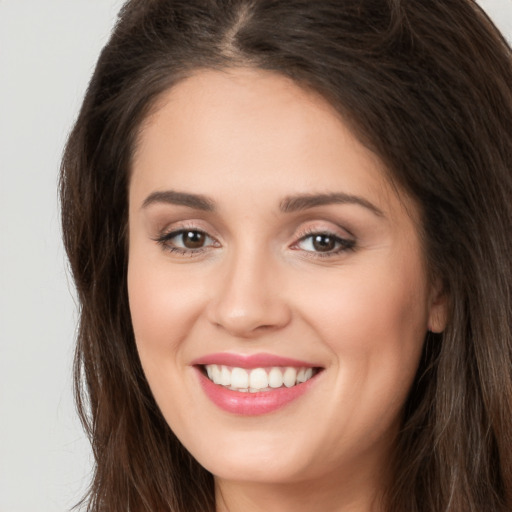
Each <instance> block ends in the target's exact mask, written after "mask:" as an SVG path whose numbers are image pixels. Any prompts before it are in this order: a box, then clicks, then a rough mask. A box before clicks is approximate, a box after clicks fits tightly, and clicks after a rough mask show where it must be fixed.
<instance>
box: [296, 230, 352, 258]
mask: <svg viewBox="0 0 512 512" xmlns="http://www.w3.org/2000/svg"><path fill="white" fill-rule="evenodd" d="M314 236H325V237H329V238H331V239H333V241H334V243H335V244H337V245H338V248H337V249H335V250H333V251H329V252H320V251H304V252H305V253H306V254H307V255H308V257H311V258H332V257H335V256H339V255H340V254H341V253H343V252H347V251H354V250H355V249H356V242H355V240H349V239H347V238H341V237H340V236H338V235H335V234H334V233H332V232H330V231H325V230H324V231H321V230H320V231H318V230H315V229H307V230H306V231H304V232H303V233H302V234H301V235H300V238H299V239H298V240H297V242H295V243H294V244H293V245H292V247H296V246H298V244H299V243H301V242H303V241H305V240H307V239H308V238H312V237H314Z"/></svg>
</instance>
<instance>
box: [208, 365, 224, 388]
mask: <svg viewBox="0 0 512 512" xmlns="http://www.w3.org/2000/svg"><path fill="white" fill-rule="evenodd" d="M208 366H211V368H212V377H213V378H212V380H213V382H215V384H220V382H221V373H220V368H219V367H218V366H217V365H216V364H212V365H208ZM208 366H207V367H206V371H207V372H208Z"/></svg>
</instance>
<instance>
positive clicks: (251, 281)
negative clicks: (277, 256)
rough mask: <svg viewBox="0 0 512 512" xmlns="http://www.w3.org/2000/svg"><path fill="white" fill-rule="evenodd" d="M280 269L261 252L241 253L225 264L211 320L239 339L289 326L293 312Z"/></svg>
mask: <svg viewBox="0 0 512 512" xmlns="http://www.w3.org/2000/svg"><path fill="white" fill-rule="evenodd" d="M278 267H279V265H278V264H277V263H276V262H275V261H272V258H269V257H268V256H267V257H266V256H265V255H263V254H261V253H259V251H257V250H255V251H250V250H245V251H243V250H241V251H239V254H234V255H233V256H232V257H231V258H229V259H228V260H227V261H225V262H223V268H222V269H221V270H220V273H219V275H218V276H217V279H216V281H215V282H216V283H218V286H217V290H215V291H214V292H213V295H212V296H211V300H210V301H209V304H208V313H207V314H208V319H209V321H210V322H211V323H213V324H214V325H215V326H216V327H217V328H220V329H223V330H225V331H226V332H228V333H229V334H230V335H232V336H235V337H239V338H256V337H258V336H260V335H261V334H263V333H268V332H271V331H275V330H278V329H282V328H283V327H285V326H286V325H287V324H288V323H289V322H290V319H291V310H290V307H289V303H288V301H287V300H286V299H285V297H284V287H283V280H282V279H281V275H282V271H281V272H280V269H279V268H278Z"/></svg>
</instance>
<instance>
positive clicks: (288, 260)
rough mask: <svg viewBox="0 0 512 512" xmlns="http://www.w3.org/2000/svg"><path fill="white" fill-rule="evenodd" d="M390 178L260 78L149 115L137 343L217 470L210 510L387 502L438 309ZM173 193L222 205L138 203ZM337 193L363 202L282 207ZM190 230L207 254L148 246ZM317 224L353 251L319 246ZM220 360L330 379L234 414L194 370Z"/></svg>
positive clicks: (275, 84)
mask: <svg viewBox="0 0 512 512" xmlns="http://www.w3.org/2000/svg"><path fill="white" fill-rule="evenodd" d="M386 176H387V174H386V170H385V168H384V166H383V164H382V163H381V162H380V160H379V159H378V158H377V157H376V156H375V155H374V154H373V153H372V152H370V151H369V150H368V149H367V148H366V147H364V146H363V145H362V144H361V143H360V142H359V141H358V139H357V138H356V137H355V135H354V134H353V133H352V132H351V131H350V129H349V128H348V126H347V125H346V123H344V121H343V120H342V119H341V118H340V116H339V115H338V114H337V113H336V112H335V111H334V110H333V109H332V107H331V106H330V105H328V104H327V103H326V102H325V101H324V100H323V99H322V98H320V97H318V96H317V95H315V94H313V93H311V92H308V91H305V90H303V89H301V88H300V87H298V86H297V85H295V84H294V83H293V82H291V81H290V80H288V79H286V78H284V77H282V76H279V75H277V74H273V73H270V72H263V71H255V70H248V69H236V70H230V71H229V72H228V71H225V72H220V71H210V70H202V71H198V72H197V73H196V74H195V75H193V76H192V77H190V78H188V79H186V80H184V81H182V82H181V83H179V84H178V85H176V86H174V87H173V88H172V89H171V90H170V91H168V92H166V93H165V94H164V95H163V96H162V97H161V98H160V101H159V103H158V105H157V106H156V108H155V109H154V111H153V113H152V114H151V115H150V116H149V117H148V118H147V119H146V121H145V123H144V124H143V126H142V128H141V132H140V138H139V144H138V146H137V152H136V154H135V156H134V160H133V169H132V177H131V184H130V191H129V202H130V210H129V239H130V244H129V270H128V290H129V298H130V308H131V314H132V320H133V327H134V331H135V338H136V342H137V347H138V351H139V354H140V358H141V362H142V366H143V368H144V371H145V374H146V377H147V379H148V382H149V384H150V386H151V389H152V391H153V393H154V396H155V399H156V401H157V403H158V405H159V407H160V408H161V410H162V413H163V414H164V416H165V418H166V420H167V422H168V423H169V426H170V427H171V428H172V429H173V431H174V432H175V433H176V435H177V436H178V438H179V439H180V440H181V441H182V443H183V444H184V445H185V447H186V448H187V449H188V450H189V451H190V452H191V453H192V455H193V456H194V457H195V458H196V459H197V460H198V461H199V462H200V463H201V464H202V465H203V466H204V467H205V468H207V469H208V470H209V471H211V472H212V473H213V474H214V476H215V483H216V493H217V494H216V496H217V506H218V511H227V510H229V511H230V512H236V511H244V512H253V511H263V510H264V511H266V512H269V511H270V512H274V511H279V512H287V511H290V512H291V511H293V512H297V511H299V512H300V511H311V510H322V511H325V512H331V511H344V512H347V511H351V512H356V511H357V512H359V511H361V512H362V511H365V512H367V511H373V510H380V506H379V497H380V496H381V494H382V490H383V489H384V487H385V485H386V483H387V478H388V477H389V472H388V471H387V466H386V464H387V463H388V461H389V460H390V458H391V455H392V450H393V440H394V439H395V436H396V433H397V430H398V428H399V424H400V417H401V411H402V408H403V404H404V401H405V399H406V396H407V393H408V390H409V389H410V386H411V383H412V380H413V378H414V375H415V372H416V369H417V366H418V361H419V357H420V354H421V349H422V345H423V340H424V337H425V333H426V331H427V329H428V327H430V329H431V330H433V331H441V330H442V329H443V328H444V323H445V316H446V312H445V309H446V305H445V300H444V298H443V296H442V295H441V294H440V293H439V292H438V287H437V286H435V284H432V283H429V281H428V278H427V272H426V267H425V263H424V257H423V253H422V248H421V244H420V240H419V236H418V214H417V209H416V207H415V205H414V204H413V203H412V201H411V200H409V199H408V198H407V197H406V196H405V194H403V193H401V194H400V196H398V195H397V191H396V189H394V188H393V187H392V186H391V185H390V183H389V181H388V179H387V177H386ZM169 190H173V191H178V192H182V193H187V194H201V195H202V196H207V197H208V198H209V200H210V201H211V202H212V203H214V205H215V208H214V210H213V211H204V210H201V209H198V208H196V207H191V206H190V205H189V206H186V205H177V204H172V203H169V202H166V201H160V200H154V201H152V202H151V203H150V204H145V202H147V198H148V197H149V196H150V195H151V194H154V193H155V192H162V191H169ZM333 192H336V193H340V194H348V195H350V196H357V197H358V198H360V199H361V201H362V202H363V203H365V202H366V203H368V204H367V205H366V206H365V205H364V204H357V203H333V204H324V205H320V206H315V207H310V208H306V209H304V210H300V211H293V212H283V211H282V210H281V209H280V204H282V202H283V200H284V198H287V197H289V196H295V195H308V194H331V193H333ZM370 204H371V205H372V206H371V207H369V205H370ZM184 228H186V229H187V230H197V231H201V232H204V233H206V234H207V235H208V236H207V237H206V238H204V244H203V247H202V248H200V250H191V249H190V248H189V249H187V248H185V253H183V252H181V253H180V252H176V249H180V247H181V249H182V251H183V246H184V239H183V237H182V236H180V235H177V236H174V238H170V237H168V238H167V240H166V241H165V242H162V241H160V242H159V241H157V239H158V238H159V237H162V236H163V235H166V234H169V233H171V232H176V231H179V229H184ZM312 232H313V233H329V234H330V235H331V236H334V237H339V238H341V239H347V240H349V242H350V243H351V244H353V247H352V248H345V247H344V246H343V245H339V244H338V245H335V246H334V248H333V249H332V250H331V249H329V250H327V251H323V252H322V251H319V250H318V249H317V247H316V246H314V245H313V244H312V238H311V233H312ZM308 237H309V238H308ZM186 242H187V240H185V243H186ZM340 248H341V250H340ZM173 249H174V252H173ZM217 352H233V353H237V354H254V353H260V352H266V353H270V354H276V355H280V356H284V357H291V358H295V359H300V360H304V361H308V362H311V363H314V364H315V365H317V366H319V367H322V368H323V371H322V372H321V373H320V374H319V375H318V376H317V377H316V380H315V382H314V385H312V386H311V388H310V389H309V390H308V391H307V392H306V393H305V394H304V395H302V396H301V397H300V398H298V399H297V400H295V401H293V402H291V403H290V404H288V405H286V406H285V407H284V408H282V409H279V410H277V411H275V412H272V413H269V414H263V415H258V416H250V417H247V416H239V415H234V414H231V413H228V412H225V411H223V410H221V409H219V408H218V407H217V406H216V405H214V404H213V403H212V402H211V401H210V400H209V399H208V398H207V396H206V395H205V393H204V392H203V390H202V388H201V386H200V385H199V382H198V378H197V372H196V370H194V368H193V367H192V366H191V362H192V361H193V360H194V359H196V358H198V357H201V356H204V355H205V354H211V353H217Z"/></svg>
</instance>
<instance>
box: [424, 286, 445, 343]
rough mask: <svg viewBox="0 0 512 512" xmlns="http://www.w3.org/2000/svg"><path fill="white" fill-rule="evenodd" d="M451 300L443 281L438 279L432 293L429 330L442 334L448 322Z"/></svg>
mask: <svg viewBox="0 0 512 512" xmlns="http://www.w3.org/2000/svg"><path fill="white" fill-rule="evenodd" d="M448 306H449V298H448V293H446V290H445V287H444V286H443V283H442V281H441V279H436V282H435V283H434V284H433V286H432V289H431V291H430V298H429V311H428V330H429V331H430V332H435V333H441V332H443V331H444V330H445V329H446V324H447V322H448Z"/></svg>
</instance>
